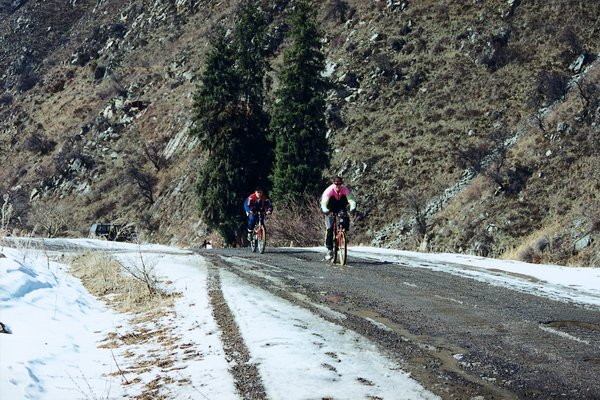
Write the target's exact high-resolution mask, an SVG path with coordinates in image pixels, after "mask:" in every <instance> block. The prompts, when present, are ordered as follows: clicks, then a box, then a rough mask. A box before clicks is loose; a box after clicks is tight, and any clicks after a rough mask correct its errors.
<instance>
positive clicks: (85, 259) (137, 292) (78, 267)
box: [71, 252, 173, 312]
mask: <svg viewBox="0 0 600 400" xmlns="http://www.w3.org/2000/svg"><path fill="white" fill-rule="evenodd" d="M71 273H72V274H73V275H74V276H75V277H77V278H79V279H81V281H82V283H83V285H84V286H85V287H86V289H87V290H88V291H89V292H90V293H92V294H94V295H96V296H99V297H104V299H105V300H106V301H107V302H108V303H109V304H110V305H111V306H113V307H114V308H115V309H117V310H118V311H120V312H133V311H136V310H137V309H138V308H139V307H140V306H143V308H144V310H146V311H150V310H152V309H155V308H157V307H161V306H163V305H166V304H165V300H169V299H172V298H173V296H169V295H167V294H166V293H164V291H163V290H161V289H159V288H158V282H157V280H156V278H155V277H154V275H153V272H152V271H151V270H149V269H146V268H145V267H133V266H126V265H124V264H123V263H121V262H119V261H118V260H116V259H115V258H113V257H111V256H110V255H109V254H106V253H102V252H88V253H84V254H82V255H80V256H78V257H76V258H74V259H73V260H72V261H71Z"/></svg>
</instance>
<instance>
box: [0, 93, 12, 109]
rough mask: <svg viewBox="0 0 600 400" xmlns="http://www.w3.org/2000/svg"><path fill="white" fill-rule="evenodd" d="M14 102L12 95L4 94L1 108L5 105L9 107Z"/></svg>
mask: <svg viewBox="0 0 600 400" xmlns="http://www.w3.org/2000/svg"><path fill="white" fill-rule="evenodd" d="M12 102H13V96H12V95H11V94H8V93H4V94H3V95H0V106H2V105H5V104H6V105H8V104H10V103H12Z"/></svg>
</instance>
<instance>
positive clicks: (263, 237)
mask: <svg viewBox="0 0 600 400" xmlns="http://www.w3.org/2000/svg"><path fill="white" fill-rule="evenodd" d="M256 245H257V247H258V252H259V253H260V254H263V253H264V252H265V248H266V247H267V230H266V229H265V226H264V225H260V226H259V227H258V229H257V230H256Z"/></svg>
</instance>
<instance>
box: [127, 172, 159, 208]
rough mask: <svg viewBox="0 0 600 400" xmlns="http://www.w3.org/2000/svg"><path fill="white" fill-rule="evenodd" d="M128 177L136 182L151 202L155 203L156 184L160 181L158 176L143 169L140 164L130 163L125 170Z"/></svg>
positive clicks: (142, 193) (143, 194)
mask: <svg viewBox="0 0 600 400" xmlns="http://www.w3.org/2000/svg"><path fill="white" fill-rule="evenodd" d="M125 176H126V177H127V179H128V180H129V181H130V182H132V183H135V184H136V185H137V187H138V189H139V191H140V193H141V195H142V196H143V197H144V198H145V199H146V201H147V202H148V203H149V204H154V186H155V185H156V183H157V182H158V179H157V178H156V176H154V175H152V174H150V173H148V172H145V171H143V170H142V169H141V168H140V167H139V166H136V165H130V166H129V167H127V170H126V171H125Z"/></svg>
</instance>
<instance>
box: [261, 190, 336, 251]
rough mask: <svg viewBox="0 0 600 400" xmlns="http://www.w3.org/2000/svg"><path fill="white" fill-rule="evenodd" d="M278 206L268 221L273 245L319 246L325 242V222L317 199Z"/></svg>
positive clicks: (269, 238)
mask: <svg viewBox="0 0 600 400" xmlns="http://www.w3.org/2000/svg"><path fill="white" fill-rule="evenodd" d="M307 204H309V206H307ZM276 207H277V208H276V209H275V210H274V211H273V214H272V215H271V217H270V218H269V219H268V220H267V222H266V226H267V232H268V240H269V242H270V244H271V245H273V246H318V245H321V244H322V243H323V240H324V239H323V238H324V235H325V234H324V231H325V223H324V222H323V213H322V212H321V209H320V207H319V204H318V201H317V200H316V199H309V200H308V201H306V202H302V203H296V204H276Z"/></svg>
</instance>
